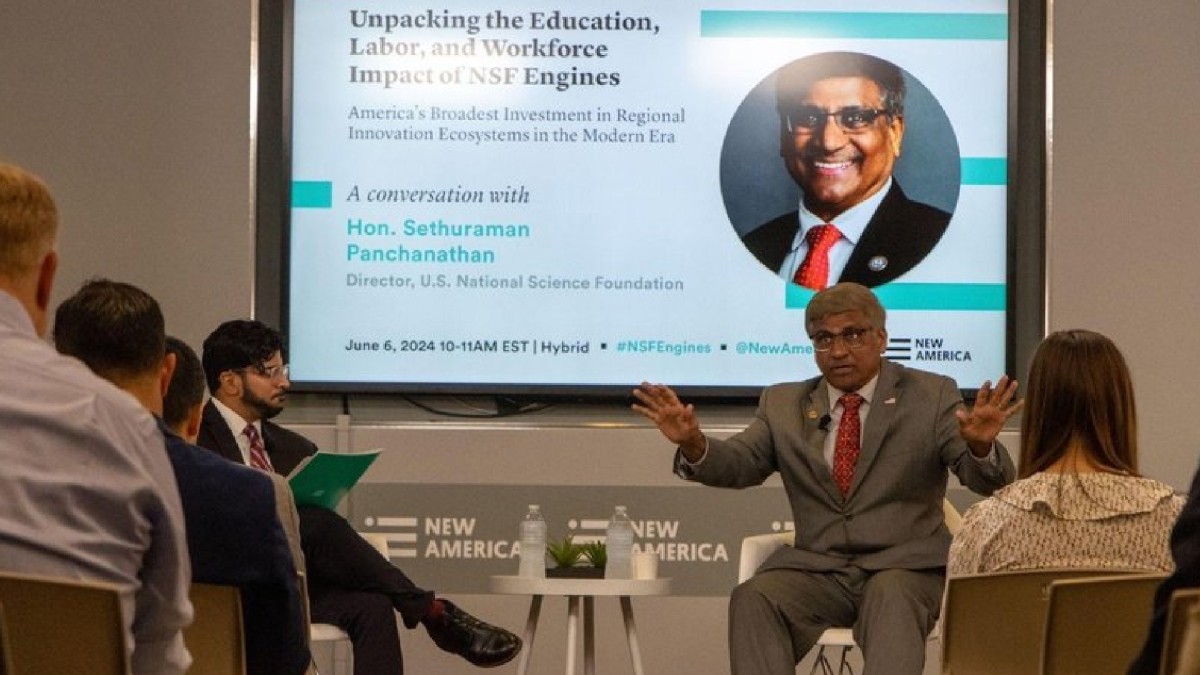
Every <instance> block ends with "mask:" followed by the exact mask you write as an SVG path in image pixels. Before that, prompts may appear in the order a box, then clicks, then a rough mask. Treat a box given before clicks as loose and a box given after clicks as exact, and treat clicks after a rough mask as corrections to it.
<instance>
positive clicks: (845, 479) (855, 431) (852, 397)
mask: <svg viewBox="0 0 1200 675" xmlns="http://www.w3.org/2000/svg"><path fill="white" fill-rule="evenodd" d="M862 402H863V397H862V396H859V395H858V394H846V395H844V396H842V397H841V398H839V399H838V403H841V404H842V421H841V422H839V423H838V433H837V444H836V445H835V446H834V450H833V482H835V483H837V486H838V489H839V490H841V491H842V496H843V497H845V496H846V493H847V492H849V491H850V484H851V483H853V482H854V465H855V463H857V462H858V451H859V443H860V440H859V435H860V433H859V430H860V424H859V419H858V406H860V405H861V404H862Z"/></svg>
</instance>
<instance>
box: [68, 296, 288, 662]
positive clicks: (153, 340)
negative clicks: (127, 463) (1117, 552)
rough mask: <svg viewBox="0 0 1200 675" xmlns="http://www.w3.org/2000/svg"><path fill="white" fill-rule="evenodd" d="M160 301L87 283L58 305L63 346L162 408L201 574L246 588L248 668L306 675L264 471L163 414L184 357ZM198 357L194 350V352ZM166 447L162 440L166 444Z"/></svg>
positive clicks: (153, 408) (282, 540)
mask: <svg viewBox="0 0 1200 675" xmlns="http://www.w3.org/2000/svg"><path fill="white" fill-rule="evenodd" d="M163 325H164V322H163V315H162V310H160V309H159V306H158V302H156V301H155V300H154V298H152V297H150V296H149V295H148V294H147V293H145V292H144V291H142V290H141V289H139V288H137V287H135V286H132V285H130V284H125V283H120V282H115V281H108V280H104V279H98V280H93V281H89V282H87V283H85V284H84V285H83V286H82V287H81V288H80V289H79V291H78V292H76V293H75V295H73V296H71V297H70V298H67V299H66V300H65V301H63V303H62V304H61V305H59V307H58V311H57V312H56V313H55V317H54V340H55V346H56V347H57V348H58V350H59V351H60V352H62V353H63V354H67V355H69V356H74V357H76V358H78V359H79V360H81V361H83V362H84V363H85V364H86V365H87V366H88V367H89V368H91V369H92V371H93V372H95V373H96V374H97V375H99V376H100V377H103V378H105V379H107V380H109V381H111V382H112V383H113V384H115V385H117V386H118V387H120V388H121V389H124V390H125V391H126V392H128V393H130V394H132V395H133V397H134V398H135V399H137V401H138V402H139V403H141V404H142V406H143V407H145V409H146V410H147V411H149V412H150V413H152V414H154V415H156V416H160V419H159V428H160V429H161V431H162V433H163V434H164V436H165V438H166V454H167V455H168V456H169V457H170V461H171V465H172V467H173V468H174V471H175V479H176V481H177V483H178V486H179V494H180V498H181V500H182V502H183V511H184V515H185V518H186V523H187V539H188V541H187V543H188V553H189V554H190V557H191V563H192V581H194V582H200V583H212V584H228V585H232V586H238V587H239V589H240V590H241V595H242V611H243V622H244V626H245V634H246V672H247V673H251V674H258V675H277V674H278V675H284V674H289V673H290V674H295V675H299V674H300V673H303V672H305V671H306V670H307V668H308V666H309V664H310V663H311V657H310V655H309V651H308V635H307V627H306V625H305V621H304V607H303V605H302V604H301V603H302V596H301V594H300V589H299V580H298V577H297V574H296V567H295V564H294V561H293V560H292V554H291V552H290V551H289V549H288V547H287V540H286V537H285V535H284V532H283V528H282V526H281V524H280V522H279V518H278V517H277V516H276V514H275V508H276V505H275V491H274V489H273V488H272V486H271V482H270V480H269V479H267V478H266V477H265V476H263V475H262V474H260V473H258V472H256V471H251V470H249V469H246V468H244V467H240V466H236V465H234V464H231V463H229V462H226V461H224V460H221V459H220V458H217V457H213V455H212V453H209V452H207V451H205V450H204V449H202V448H199V447H196V446H194V445H191V444H189V443H187V442H185V441H184V440H183V439H182V438H180V437H179V436H177V435H176V434H175V433H174V432H173V431H172V430H171V429H170V428H169V427H168V426H167V425H166V424H165V423H164V422H163V420H162V419H161V415H162V413H163V395H164V393H165V392H166V390H167V387H168V384H169V383H170V381H171V379H172V372H173V370H174V368H175V365H176V363H177V357H176V355H175V354H170V355H168V354H167V353H166V346H165V345H166V339H165V333H164V327H163ZM193 356H194V355H193ZM160 448H161V444H160Z"/></svg>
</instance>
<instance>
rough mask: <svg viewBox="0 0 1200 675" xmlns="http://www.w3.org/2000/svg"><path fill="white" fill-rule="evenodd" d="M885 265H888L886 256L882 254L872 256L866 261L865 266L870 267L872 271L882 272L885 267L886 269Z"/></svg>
mask: <svg viewBox="0 0 1200 675" xmlns="http://www.w3.org/2000/svg"><path fill="white" fill-rule="evenodd" d="M887 266H888V259H887V256H883V255H877V256H872V257H871V259H870V260H868V261H867V268H868V269H870V270H871V271H872V272H882V271H884V270H885V269H887Z"/></svg>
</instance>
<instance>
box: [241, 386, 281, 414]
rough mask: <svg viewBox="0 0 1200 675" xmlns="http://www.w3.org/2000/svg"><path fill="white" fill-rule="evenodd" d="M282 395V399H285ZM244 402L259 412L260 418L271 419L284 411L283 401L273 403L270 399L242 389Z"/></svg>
mask: <svg viewBox="0 0 1200 675" xmlns="http://www.w3.org/2000/svg"><path fill="white" fill-rule="evenodd" d="M282 396H283V395H282V394H281V395H280V400H283V398H282ZM242 404H243V405H245V406H246V407H247V408H249V409H250V410H253V411H254V412H255V413H257V414H258V418H259V419H262V420H269V419H271V418H273V417H275V416H276V415H278V414H279V413H281V412H283V404H282V403H272V402H271V401H269V400H268V399H265V398H262V397H261V396H257V395H255V394H253V393H251V392H250V391H248V390H243V391H242Z"/></svg>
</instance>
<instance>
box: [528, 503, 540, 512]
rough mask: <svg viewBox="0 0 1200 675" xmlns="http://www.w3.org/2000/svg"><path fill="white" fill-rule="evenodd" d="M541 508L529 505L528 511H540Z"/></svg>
mask: <svg viewBox="0 0 1200 675" xmlns="http://www.w3.org/2000/svg"><path fill="white" fill-rule="evenodd" d="M541 508H542V507H540V506H538V505H537V504H530V505H529V510H530V511H540V510H541Z"/></svg>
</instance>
